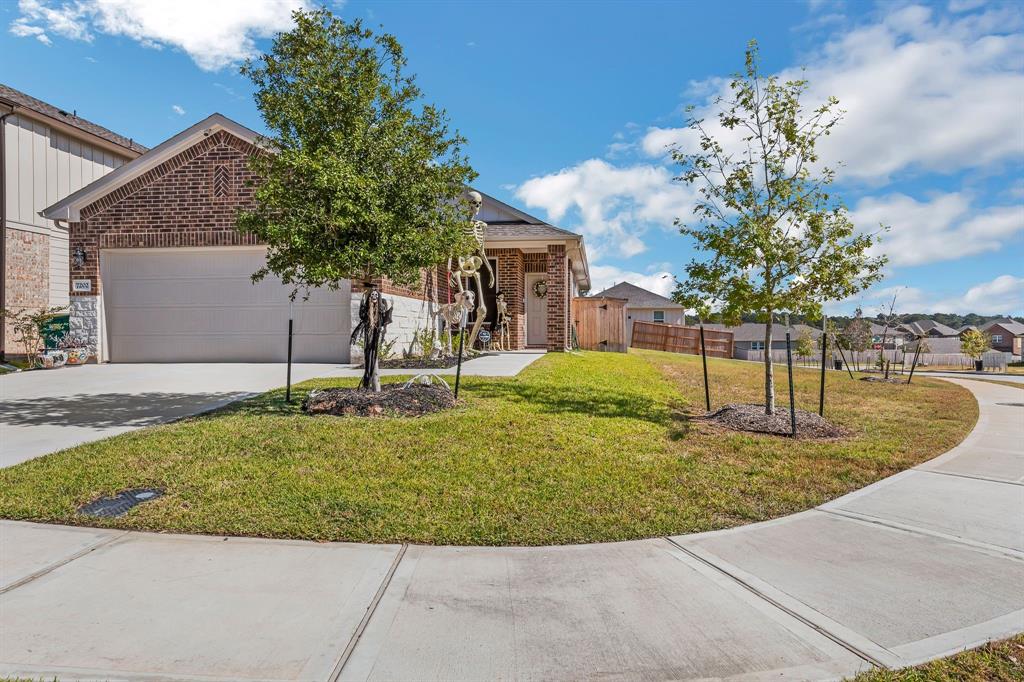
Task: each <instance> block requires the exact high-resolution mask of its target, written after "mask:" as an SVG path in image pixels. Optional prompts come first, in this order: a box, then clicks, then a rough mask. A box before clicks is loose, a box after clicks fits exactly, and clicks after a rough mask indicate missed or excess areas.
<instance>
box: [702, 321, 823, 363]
mask: <svg viewBox="0 0 1024 682" xmlns="http://www.w3.org/2000/svg"><path fill="white" fill-rule="evenodd" d="M704 326H705V327H706V328H708V329H722V330H725V331H727V332H732V341H733V357H735V358H739V359H741V360H744V359H747V355H748V353H749V352H750V351H763V350H764V328H765V325H764V323H763V322H744V323H743V324H741V325H739V326H737V327H727V326H725V325H721V324H706V325H704ZM786 329H787V327H786V325H784V324H773V325H772V350H776V351H778V350H786ZM804 332H806V333H807V334H809V335H810V336H811V338H812V339H814V342H815V344H817V343H818V339H819V338H820V337H821V330H820V329H815V328H814V327H811V326H808V325H806V324H794V325H793V326H792V327H791V328H789V333H790V339H791V341H792V344H793V349H794V352H795V350H796V342H797V339H799V338H800V335H801V334H803V333H804Z"/></svg>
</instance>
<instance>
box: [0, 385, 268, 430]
mask: <svg viewBox="0 0 1024 682" xmlns="http://www.w3.org/2000/svg"><path fill="white" fill-rule="evenodd" d="M249 395H250V394H249V393H240V392H225V393H157V392H153V393H99V394H94V393H90V394H81V395H64V396H52V397H48V398H31V399H24V400H4V401H0V428H2V427H3V426H83V427H94V428H107V427H113V426H133V427H141V426H151V425H153V424H160V423H163V422H167V421H172V420H175V419H180V418H182V417H187V416H190V415H194V414H198V413H200V412H207V411H209V410H213V409H216V408H218V407H221V406H223V405H226V404H228V403H231V402H234V401H236V400H241V399H243V398H246V397H247V396H249Z"/></svg>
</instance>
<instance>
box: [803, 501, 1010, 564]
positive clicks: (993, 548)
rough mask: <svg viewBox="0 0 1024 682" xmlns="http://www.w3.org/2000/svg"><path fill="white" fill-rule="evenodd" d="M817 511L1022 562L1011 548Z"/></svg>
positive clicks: (845, 512) (874, 518) (876, 519)
mask: <svg viewBox="0 0 1024 682" xmlns="http://www.w3.org/2000/svg"><path fill="white" fill-rule="evenodd" d="M818 511H820V512H824V513H825V514H832V515H833V516H839V517H841V518H845V519H850V520H851V521H860V522H861V523H871V524H874V525H876V526H882V527H883V528H888V529H890V530H898V531H902V532H904V533H910V534H911V535H923V536H925V537H930V538H938V539H940V540H947V541H949V542H955V543H956V544H958V545H963V546H964V547H970V548H971V549H975V550H981V551H983V552H985V553H988V554H998V555H999V556H1001V557H1004V558H1007V559H1014V560H1016V561H1024V552H1021V551H1020V550H1016V549H1013V548H1012V547H1002V546H1000V545H993V544H991V543H988V542H981V541H979V540H971V539H968V538H960V537H957V536H955V535H950V534H949V533H943V532H941V531H935V530H929V529H927V528H921V527H919V526H915V525H912V524H909V523H902V522H900V521H891V520H889V519H883V518H881V517H878V516H870V515H868V514H861V513H859V512H853V511H849V510H847V509H823V508H821V507H818Z"/></svg>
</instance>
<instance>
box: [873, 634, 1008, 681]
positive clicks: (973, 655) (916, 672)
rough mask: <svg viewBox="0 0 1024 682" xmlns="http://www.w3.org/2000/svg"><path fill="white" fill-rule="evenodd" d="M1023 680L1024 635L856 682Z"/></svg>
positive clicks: (888, 671)
mask: <svg viewBox="0 0 1024 682" xmlns="http://www.w3.org/2000/svg"><path fill="white" fill-rule="evenodd" d="M1017 680H1024V635H1018V636H1017V637H1013V638H1011V639H1005V640H1003V641H1001V642H991V643H989V644H986V645H985V646H982V647H979V648H977V649H971V650H970V651H964V652H962V653H959V654H956V655H955V656H950V657H949V658H942V659H939V660H937V661H931V662H930V663H925V664H924V665H919V666H917V667H914V668H904V669H903V670H875V671H871V672H867V673H862V674H860V675H858V676H857V677H855V678H854V682H1013V681H1017Z"/></svg>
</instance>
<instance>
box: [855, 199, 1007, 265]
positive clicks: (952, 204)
mask: <svg viewBox="0 0 1024 682" xmlns="http://www.w3.org/2000/svg"><path fill="white" fill-rule="evenodd" d="M851 217H852V219H853V221H854V224H855V225H856V226H857V227H858V228H859V229H860V230H862V231H870V230H872V229H875V228H876V227H877V226H878V225H879V224H886V225H890V226H891V230H890V231H889V232H888V233H886V234H883V235H882V240H881V243H880V244H879V246H878V247H877V248H876V249H875V252H876V253H884V254H886V255H887V256H889V262H890V264H891V265H896V266H900V265H924V264H926V263H935V262H939V261H946V260H956V259H958V258H965V257H967V256H973V255H976V254H979V253H986V252H991V251H998V250H999V249H1000V248H1001V247H1002V245H1003V243H1004V242H1006V241H1007V240H1008V239H1010V238H1012V237H1013V236H1014V235H1016V234H1018V233H1020V232H1024V207H1022V206H1020V205H1019V204H1018V205H1012V206H993V207H990V208H986V209H979V210H973V209H972V207H971V200H970V198H969V197H968V196H967V195H965V194H963V193H960V192H951V193H947V194H939V195H936V196H935V197H934V198H932V199H931V200H930V201H925V202H922V201H917V200H916V199H913V198H912V197H909V196H906V195H905V194H890V195H888V196H883V197H877V198H876V197H868V198H865V199H861V200H860V201H859V202H858V203H857V206H856V208H855V210H854V211H853V212H852V214H851Z"/></svg>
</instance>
